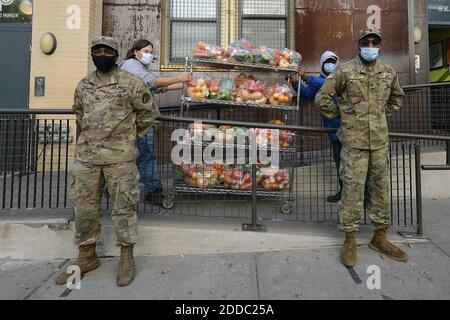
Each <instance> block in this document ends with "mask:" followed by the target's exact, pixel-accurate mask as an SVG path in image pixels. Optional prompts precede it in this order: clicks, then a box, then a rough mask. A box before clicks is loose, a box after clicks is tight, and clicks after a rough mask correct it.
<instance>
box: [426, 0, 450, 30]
mask: <svg viewBox="0 0 450 320" xmlns="http://www.w3.org/2000/svg"><path fill="white" fill-rule="evenodd" d="M428 22H429V23H430V24H440V25H450V0H428Z"/></svg>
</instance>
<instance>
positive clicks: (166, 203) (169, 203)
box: [162, 195, 174, 209]
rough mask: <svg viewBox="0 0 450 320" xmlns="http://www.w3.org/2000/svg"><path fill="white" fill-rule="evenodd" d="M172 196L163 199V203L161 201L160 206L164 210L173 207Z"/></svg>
mask: <svg viewBox="0 0 450 320" xmlns="http://www.w3.org/2000/svg"><path fill="white" fill-rule="evenodd" d="M173 198H174V197H173V195H169V196H167V197H164V199H163V201H162V206H163V208H164V209H172V208H173V206H174V202H173Z"/></svg>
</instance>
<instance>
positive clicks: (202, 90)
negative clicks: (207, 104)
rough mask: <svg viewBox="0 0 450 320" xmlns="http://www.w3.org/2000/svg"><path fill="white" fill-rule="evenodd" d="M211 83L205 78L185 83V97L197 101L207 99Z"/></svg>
mask: <svg viewBox="0 0 450 320" xmlns="http://www.w3.org/2000/svg"><path fill="white" fill-rule="evenodd" d="M211 82H212V81H211V79H209V78H206V77H205V78H199V79H195V80H194V79H192V80H190V81H188V82H186V96H188V97H190V98H194V99H199V100H201V99H208V98H209V95H210V91H209V90H210V86H211Z"/></svg>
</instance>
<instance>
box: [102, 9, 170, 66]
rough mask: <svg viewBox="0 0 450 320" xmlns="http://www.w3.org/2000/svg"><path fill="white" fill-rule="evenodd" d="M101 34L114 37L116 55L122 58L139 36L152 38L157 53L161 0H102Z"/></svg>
mask: <svg viewBox="0 0 450 320" xmlns="http://www.w3.org/2000/svg"><path fill="white" fill-rule="evenodd" d="M103 34H105V35H108V36H111V37H114V38H115V39H116V40H117V41H118V43H119V51H120V59H123V57H124V56H125V55H126V52H127V51H128V49H129V48H130V47H131V45H132V44H133V42H134V41H136V40H137V39H140V38H144V39H147V40H149V41H150V42H152V43H153V45H154V49H155V53H156V55H157V56H158V55H159V53H160V52H161V1H160V0H107V1H104V3H103ZM158 63H159V61H158ZM158 68H159V66H158Z"/></svg>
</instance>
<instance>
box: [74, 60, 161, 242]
mask: <svg viewBox="0 0 450 320" xmlns="http://www.w3.org/2000/svg"><path fill="white" fill-rule="evenodd" d="M73 110H74V112H75V114H76V116H77V120H78V122H79V124H80V126H81V133H80V136H79V138H78V142H77V146H76V150H75V161H74V164H73V169H72V184H71V186H70V189H69V196H70V198H71V200H72V201H73V204H74V209H75V227H76V234H75V243H76V244H77V245H89V244H92V243H95V242H96V241H97V240H98V239H99V237H100V215H99V209H100V200H101V196H102V191H103V187H104V185H105V183H106V186H107V188H108V191H109V194H110V196H111V200H112V203H113V211H112V219H113V223H114V226H115V229H116V235H117V242H118V244H122V245H130V244H134V243H136V240H137V215H136V203H137V202H138V200H139V172H138V170H137V167H136V158H137V155H138V151H137V149H136V138H137V137H144V136H145V134H146V132H147V131H148V129H149V128H150V127H151V126H152V125H153V124H154V122H155V119H156V117H157V116H158V113H159V112H158V109H157V107H156V106H155V104H154V102H153V96H152V94H151V93H150V91H149V90H148V89H147V88H146V86H145V84H144V82H143V81H142V80H140V79H139V78H137V77H135V76H133V75H131V74H130V73H128V72H125V71H123V70H121V69H120V68H118V67H117V66H116V67H114V69H113V70H112V71H110V72H109V73H106V74H103V73H99V72H97V71H94V72H92V73H91V74H90V75H88V76H87V77H85V78H84V79H83V80H81V81H80V83H79V84H78V87H77V89H76V92H75V101H74V105H73Z"/></svg>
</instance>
